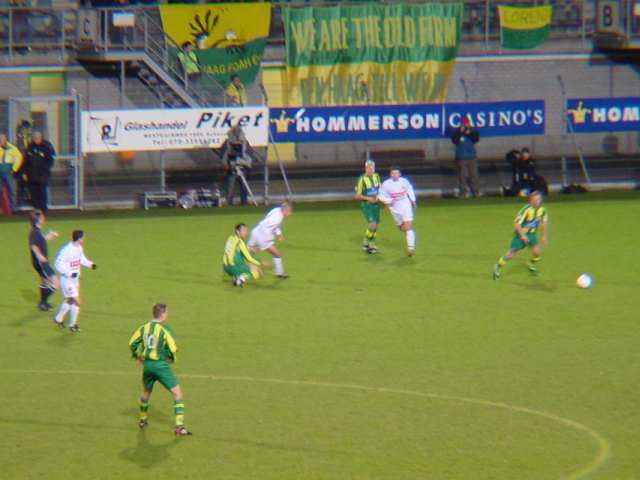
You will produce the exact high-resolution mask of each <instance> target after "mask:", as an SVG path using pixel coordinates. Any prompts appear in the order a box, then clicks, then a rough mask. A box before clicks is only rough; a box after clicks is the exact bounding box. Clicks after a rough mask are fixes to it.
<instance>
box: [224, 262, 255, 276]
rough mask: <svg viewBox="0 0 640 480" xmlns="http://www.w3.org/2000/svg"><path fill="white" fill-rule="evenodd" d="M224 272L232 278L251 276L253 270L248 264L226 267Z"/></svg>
mask: <svg viewBox="0 0 640 480" xmlns="http://www.w3.org/2000/svg"><path fill="white" fill-rule="evenodd" d="M223 269H224V272H225V273H226V274H227V275H229V276H230V277H239V276H240V275H251V268H250V267H249V265H247V264H246V263H240V264H238V265H225V266H224V267H223Z"/></svg>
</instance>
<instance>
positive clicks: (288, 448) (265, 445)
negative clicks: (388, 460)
mask: <svg viewBox="0 0 640 480" xmlns="http://www.w3.org/2000/svg"><path fill="white" fill-rule="evenodd" d="M194 435H196V434H194ZM200 438H204V439H205V440H208V441H212V442H219V443H226V444H229V445H239V446H244V447H251V448H260V449H265V450H274V451H282V452H305V453H318V454H323V455H324V454H329V455H340V456H348V457H353V455H354V454H353V452H347V451H342V450H330V449H323V448H313V447H302V446H300V445H287V444H284V443H274V442H261V441H257V440H248V439H245V438H229V437H216V436H208V435H198V439H200Z"/></svg>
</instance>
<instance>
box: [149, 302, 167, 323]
mask: <svg viewBox="0 0 640 480" xmlns="http://www.w3.org/2000/svg"><path fill="white" fill-rule="evenodd" d="M167 311H168V307H167V304H166V303H156V304H155V305H154V306H153V308H152V309H151V314H152V315H153V318H154V319H156V320H160V319H161V317H162V316H163V315H164V314H165V313H167Z"/></svg>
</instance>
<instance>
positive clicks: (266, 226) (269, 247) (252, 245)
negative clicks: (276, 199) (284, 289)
mask: <svg viewBox="0 0 640 480" xmlns="http://www.w3.org/2000/svg"><path fill="white" fill-rule="evenodd" d="M292 213H293V207H292V206H291V204H290V203H288V202H284V203H283V204H281V205H280V206H279V207H275V208H273V209H271V210H270V211H269V213H267V215H266V216H265V217H264V218H263V219H262V220H261V221H260V223H258V225H256V226H255V227H254V228H253V230H251V235H250V237H249V250H251V253H254V254H255V253H257V252H258V251H265V250H266V251H267V252H269V253H270V254H271V257H272V258H273V270H274V272H275V274H276V277H279V278H289V275H287V274H286V273H285V272H284V265H283V264H282V254H281V253H280V251H279V250H278V248H277V247H276V245H275V241H276V239H277V240H278V241H279V242H282V241H283V240H284V236H283V235H282V228H281V227H282V222H283V221H284V219H285V218H287V217H288V216H290V215H291V214H292Z"/></svg>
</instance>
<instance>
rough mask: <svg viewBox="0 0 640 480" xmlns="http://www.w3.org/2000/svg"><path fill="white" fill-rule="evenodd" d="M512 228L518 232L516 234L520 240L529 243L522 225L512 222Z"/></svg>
mask: <svg viewBox="0 0 640 480" xmlns="http://www.w3.org/2000/svg"><path fill="white" fill-rule="evenodd" d="M513 228H514V229H515V231H516V232H518V236H519V237H520V240H522V241H523V242H524V243H525V244H528V243H529V239H528V238H527V234H526V231H525V229H524V228H522V225H520V223H518V222H513Z"/></svg>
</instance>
